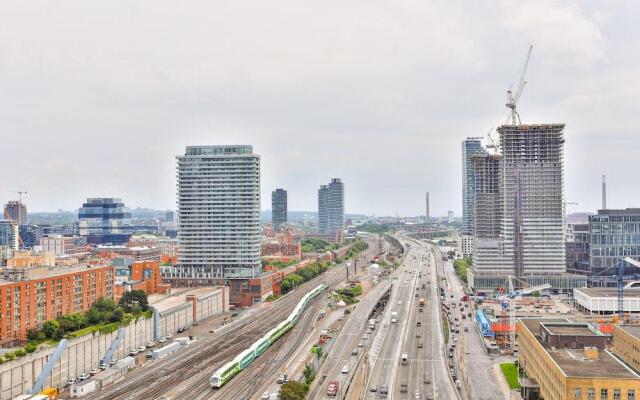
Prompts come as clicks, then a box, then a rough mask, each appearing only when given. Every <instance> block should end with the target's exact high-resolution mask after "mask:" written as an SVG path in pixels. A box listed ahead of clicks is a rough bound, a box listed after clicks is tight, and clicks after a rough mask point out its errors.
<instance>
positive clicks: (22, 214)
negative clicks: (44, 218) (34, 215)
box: [4, 200, 27, 225]
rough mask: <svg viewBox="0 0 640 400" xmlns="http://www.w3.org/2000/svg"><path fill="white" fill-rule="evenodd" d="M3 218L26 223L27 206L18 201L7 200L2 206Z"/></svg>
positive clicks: (19, 223) (17, 222)
mask: <svg viewBox="0 0 640 400" xmlns="http://www.w3.org/2000/svg"><path fill="white" fill-rule="evenodd" d="M4 218H6V219H8V220H10V221H13V222H14V223H16V224H18V225H24V224H26V223H27V206H25V205H24V204H23V203H22V202H20V201H14V200H12V201H9V202H8V203H7V204H6V205H5V206H4Z"/></svg>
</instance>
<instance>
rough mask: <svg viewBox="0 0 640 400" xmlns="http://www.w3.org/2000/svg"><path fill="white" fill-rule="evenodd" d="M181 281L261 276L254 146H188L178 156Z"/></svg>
mask: <svg viewBox="0 0 640 400" xmlns="http://www.w3.org/2000/svg"><path fill="white" fill-rule="evenodd" d="M176 158H177V164H178V165H177V168H178V183H177V185H178V243H179V251H178V263H179V264H180V276H179V278H187V279H194V280H197V281H199V282H203V281H205V280H212V279H221V278H248V277H249V278H250V277H254V276H257V275H259V274H260V272H261V263H260V239H261V237H260V156H259V155H258V154H255V153H254V152H253V148H252V147H251V146H245V145H234V146H188V147H187V148H186V152H185V154H184V155H180V156H177V157H176Z"/></svg>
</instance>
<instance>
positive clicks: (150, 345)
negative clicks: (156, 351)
mask: <svg viewBox="0 0 640 400" xmlns="http://www.w3.org/2000/svg"><path fill="white" fill-rule="evenodd" d="M155 345H156V342H149V343H147V349H150V348H152V347H153V346H155Z"/></svg>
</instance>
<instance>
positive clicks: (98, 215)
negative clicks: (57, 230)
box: [78, 197, 131, 244]
mask: <svg viewBox="0 0 640 400" xmlns="http://www.w3.org/2000/svg"><path fill="white" fill-rule="evenodd" d="M78 231H79V233H80V235H81V236H85V237H86V238H87V243H90V244H106V243H111V244H123V243H127V242H128V241H129V239H130V238H131V211H129V209H128V208H127V207H125V205H124V203H123V202H122V200H121V199H118V198H114V197H100V198H89V199H87V201H86V202H85V203H84V204H83V205H82V208H80V210H79V211H78Z"/></svg>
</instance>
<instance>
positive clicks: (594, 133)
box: [0, 0, 640, 216]
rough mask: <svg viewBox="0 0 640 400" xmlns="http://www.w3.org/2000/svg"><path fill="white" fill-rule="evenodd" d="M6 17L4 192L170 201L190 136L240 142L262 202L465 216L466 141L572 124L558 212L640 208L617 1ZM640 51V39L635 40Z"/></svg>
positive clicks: (170, 5)
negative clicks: (520, 87)
mask: <svg viewBox="0 0 640 400" xmlns="http://www.w3.org/2000/svg"><path fill="white" fill-rule="evenodd" d="M2 3H3V4H2V12H1V13H0V139H1V141H0V149H1V152H0V157H1V159H2V163H1V165H2V167H0V168H1V171H2V174H1V175H0V176H1V178H0V201H1V202H6V201H7V200H10V199H14V198H16V197H17V194H16V193H14V192H13V191H17V190H26V191H27V192H28V193H27V195H26V196H25V202H26V203H27V206H28V208H29V210H30V211H51V210H58V209H65V210H72V209H76V208H78V207H80V206H81V204H82V202H83V201H84V199H85V198H87V197H121V198H122V199H123V200H124V201H125V203H126V204H127V205H128V206H130V207H132V208H135V207H149V208H156V209H172V208H175V203H176V196H175V191H176V189H175V175H176V171H175V156H176V155H178V154H181V153H183V152H184V148H185V146H187V145H215V144H251V145H253V147H254V151H255V152H256V153H258V154H260V155H261V166H262V169H261V173H262V205H263V208H264V209H269V208H270V201H271V195H270V194H271V191H272V190H273V189H275V188H276V187H283V188H286V189H287V190H288V196H289V209H290V210H315V209H316V208H317V189H318V186H319V185H321V184H323V183H327V182H329V181H330V179H331V178H332V177H340V178H342V180H343V182H345V202H346V211H347V212H350V213H365V214H368V215H371V214H375V215H395V214H396V212H397V213H398V214H399V215H402V216H406V215H418V214H423V213H424V192H425V191H429V192H430V197H431V214H432V215H444V214H446V212H447V211H448V210H453V211H454V212H455V214H456V215H459V214H460V209H461V185H462V183H461V180H462V178H461V145H460V143H461V141H462V140H463V139H464V138H465V137H469V136H482V137H486V135H487V133H488V132H489V131H490V130H492V128H495V127H496V126H498V125H500V124H501V123H503V122H504V120H505V117H506V108H505V106H504V104H505V102H506V91H507V90H508V89H509V87H510V86H511V85H513V84H514V82H517V79H518V75H519V71H520V69H521V67H522V64H523V62H524V59H525V55H526V52H527V49H528V47H529V45H533V51H532V55H531V61H530V64H529V68H528V71H527V75H526V81H527V84H526V86H525V89H524V93H523V95H522V97H521V99H520V103H519V104H518V110H519V113H520V115H521V118H522V120H523V123H555V122H563V123H566V130H565V138H566V143H565V197H566V201H568V202H577V203H578V205H577V206H569V209H568V211H569V212H572V211H592V210H595V209H597V208H598V207H599V206H600V181H601V175H602V174H607V181H608V206H609V207H610V208H612V207H628V206H634V205H635V206H638V205H640V204H638V201H637V200H638V195H639V194H640V180H639V179H638V178H637V174H638V172H640V167H639V166H638V158H637V154H638V148H640V135H638V127H639V126H640V113H638V112H637V111H638V106H639V105H640V74H638V71H639V70H640V69H639V67H640V52H638V51H637V49H639V48H640V43H638V42H639V41H640V26H638V25H637V21H638V20H639V19H640V15H639V14H640V8H638V7H637V6H636V4H635V3H634V2H623V1H616V0H613V1H608V2H600V1H593V2H592V1H499V0H498V1H471V0H469V1H437V0H434V1H424V0H415V1H412V0H406V1H388V0H385V1H382V0H353V1H348V2H345V1H337V0H325V1H322V2H320V1H296V0H282V1H275V2H272V1H260V0H255V1H253V0H244V1H216V0H213V1H212V0H208V1H182V2H176V1H164V0H153V1H147V0H141V1H130V0H127V1H117V0H112V1H108V2H88V1H66V0H60V1H55V2H51V1H29V2H2ZM634 49H636V50H634Z"/></svg>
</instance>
